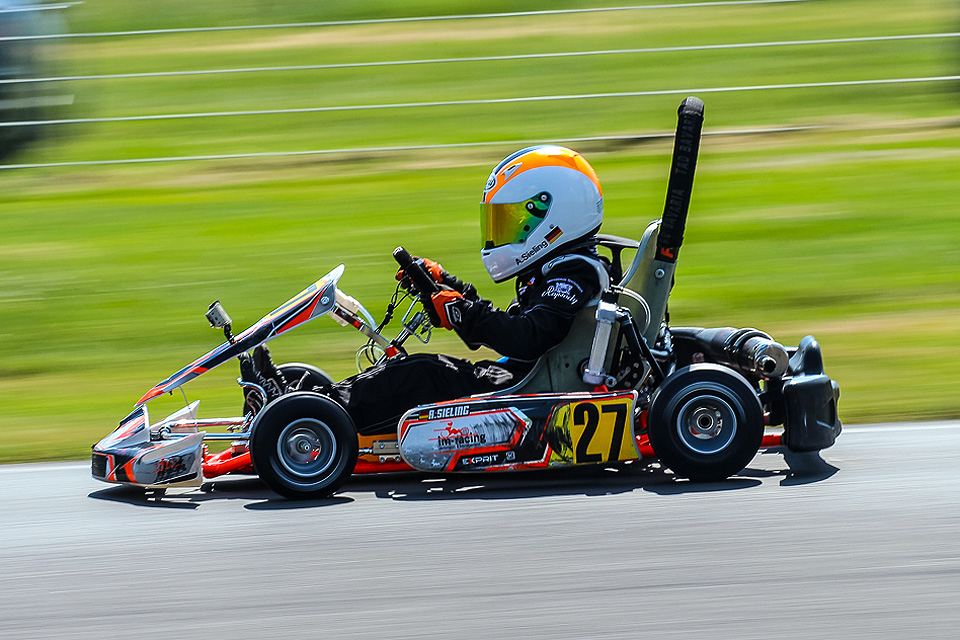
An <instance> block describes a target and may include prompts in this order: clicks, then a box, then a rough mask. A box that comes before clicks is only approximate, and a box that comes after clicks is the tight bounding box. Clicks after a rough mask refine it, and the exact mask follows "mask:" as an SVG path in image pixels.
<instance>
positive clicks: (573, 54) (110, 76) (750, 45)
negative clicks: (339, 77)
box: [0, 31, 960, 85]
mask: <svg viewBox="0 0 960 640" xmlns="http://www.w3.org/2000/svg"><path fill="white" fill-rule="evenodd" d="M957 37H960V31H949V32H944V33H921V34H906V35H893V36H861V37H851V38H826V39H821V40H783V41H768V42H736V43H726V44H702V45H677V46H672V47H640V48H634V49H601V50H596V51H560V52H555V53H523V54H513V55H500V56H470V57H462V58H426V59H419V60H383V61H374V62H340V63H330V64H299V65H289V66H276V67H245V68H236V69H194V70H180V71H145V72H140V73H106V74H99V75H76V76H54V77H49V78H8V79H0V85H3V84H28V83H41V82H66V81H77V80H117V79H130V78H161V77H171V76H204V75H218V74H231V73H271V72H284V71H323V70H330V69H359V68H370V67H400V66H414V65H427V64H447V63H464V62H500V61H509V60H544V59H552V58H577V57H588V56H608V55H631V54H645V53H678V52H684V51H719V50H724V49H754V48H770V47H799V46H811V45H826V44H855V43H864V42H892V41H898V40H932V39H945V38H957Z"/></svg>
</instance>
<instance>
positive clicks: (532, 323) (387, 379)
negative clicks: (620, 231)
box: [315, 246, 606, 435]
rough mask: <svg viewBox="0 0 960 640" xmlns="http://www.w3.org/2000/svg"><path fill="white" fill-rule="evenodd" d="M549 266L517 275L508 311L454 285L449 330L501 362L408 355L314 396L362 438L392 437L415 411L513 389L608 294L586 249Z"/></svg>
mask: <svg viewBox="0 0 960 640" xmlns="http://www.w3.org/2000/svg"><path fill="white" fill-rule="evenodd" d="M574 256H576V257H574ZM561 258H564V257H563V256H561ZM558 262H559V264H556V263H558ZM553 264H556V266H553V267H552V268H550V269H549V271H547V273H546V274H543V273H542V270H541V268H537V269H535V270H528V271H527V272H525V273H521V274H520V275H519V276H518V277H517V281H516V287H517V297H516V299H515V300H514V301H513V302H512V303H511V304H510V306H509V307H508V308H507V310H506V311H503V310H500V309H497V308H495V307H494V306H493V304H492V303H491V302H490V301H488V300H484V299H483V298H481V297H480V296H479V295H477V293H476V290H475V289H474V288H473V286H472V285H469V284H463V283H459V284H460V286H459V287H458V289H459V290H460V292H461V294H462V295H463V298H462V300H459V301H457V303H456V307H457V309H458V310H459V314H456V313H454V314H451V315H453V316H454V317H456V316H457V315H459V317H458V318H457V320H456V321H455V322H453V324H454V329H455V330H456V332H457V334H458V335H459V336H460V337H461V338H462V339H463V341H464V342H465V343H466V344H467V346H469V347H470V348H471V349H478V348H479V347H481V346H486V347H489V348H491V349H493V350H494V351H496V352H497V353H499V354H501V355H503V356H505V358H504V359H501V360H498V361H496V362H494V361H489V360H482V361H479V362H470V361H469V360H465V359H463V358H456V357H453V356H447V355H439V354H430V353H418V354H412V355H409V356H404V357H401V358H396V359H393V360H388V361H386V362H384V363H383V364H380V365H377V366H375V367H372V368H370V369H368V370H366V371H364V372H363V373H360V374H357V375H355V376H352V377H350V378H347V379H346V380H343V381H342V382H338V383H335V384H333V385H326V386H323V387H316V388H315V391H317V392H319V393H322V394H324V395H327V396H329V397H331V398H333V399H334V400H336V401H337V402H339V403H340V404H341V405H342V406H343V407H344V408H345V409H346V410H347V413H348V414H350V417H351V418H352V419H353V422H354V424H355V425H356V426H357V431H358V432H359V433H360V434H363V435H376V434H381V433H396V429H397V423H398V422H399V421H400V418H401V416H402V415H403V414H404V413H406V412H407V411H408V410H410V409H412V408H413V407H415V406H417V405H421V404H428V403H432V402H439V401H441V400H452V399H455V398H460V397H464V396H469V395H473V394H477V393H486V392H489V391H495V390H497V389H503V388H506V387H509V386H512V385H514V384H516V383H517V382H519V381H520V380H521V379H522V378H523V376H524V375H525V374H526V373H527V372H529V371H530V369H531V368H532V367H533V365H534V363H535V362H536V361H537V359H538V358H539V357H540V356H542V355H543V354H544V353H546V352H547V350H549V349H550V348H552V347H554V346H556V345H557V344H559V343H560V341H562V340H563V339H564V338H565V337H566V335H567V333H568V332H569V331H570V327H571V325H572V324H573V319H574V316H575V315H576V314H577V312H578V311H580V309H582V308H583V307H584V306H585V305H586V304H587V303H588V302H589V301H590V300H591V299H593V298H594V297H596V296H597V295H598V294H599V293H600V291H601V289H602V288H603V287H604V286H606V267H605V266H604V263H602V262H601V261H600V259H599V258H598V257H597V254H596V250H595V248H594V247H592V246H590V247H588V248H585V249H579V250H577V251H576V252H574V253H572V254H570V256H569V257H567V258H565V259H562V260H561V259H558V258H555V259H554V260H552V261H551V262H550V263H548V265H553ZM598 267H599V270H600V271H598ZM601 272H602V273H601ZM601 280H603V282H601ZM457 282H459V281H457Z"/></svg>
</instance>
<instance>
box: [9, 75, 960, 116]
mask: <svg viewBox="0 0 960 640" xmlns="http://www.w3.org/2000/svg"><path fill="white" fill-rule="evenodd" d="M952 80H960V75H953V76H926V77H917V78H880V79H873V80H839V81H835V82H795V83H782V84H761V85H745V86H736V87H699V88H693V89H651V90H645V91H616V92H609V93H577V94H567V95H545V96H525V97H515V98H474V99H469V100H437V101H430V102H394V103H387V104H353V105H341V106H329V107H299V108H296V107H295V108H289V109H257V110H249V111H243V110H238V111H204V112H197V113H162V114H154V115H141V116H112V117H101V118H56V119H49V120H19V121H11V122H0V128H5V127H27V126H42V125H66V124H100V123H107V122H150V121H160V120H189V119H196V118H226V117H243V116H265V115H293V114H303V113H336V112H347V111H373V110H388V109H423V108H428V107H457V106H471V105H496V104H521V103H530V102H559V101H567V100H597V99H603V98H636V97H643V96H672V95H693V94H704V93H733V92H740V91H772V90H779V89H812V88H829V87H861V86H871V85H892V84H916V83H922V82H947V81H952Z"/></svg>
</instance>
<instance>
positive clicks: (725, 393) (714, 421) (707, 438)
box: [647, 363, 764, 482]
mask: <svg viewBox="0 0 960 640" xmlns="http://www.w3.org/2000/svg"><path fill="white" fill-rule="evenodd" d="M763 429H764V420H763V408H762V407H761V406H760V400H759V398H758V397H757V393H756V391H755V390H754V389H753V387H752V386H751V385H750V383H749V382H747V380H746V379H745V378H744V377H743V376H741V375H740V374H739V373H737V372H736V371H734V370H732V369H729V368H727V367H723V366H720V365H716V364H706V363H705V364H695V365H691V366H689V367H685V368H683V369H680V370H678V371H676V372H674V373H673V374H671V375H670V376H668V377H667V379H666V380H664V381H663V384H661V385H660V387H658V388H657V390H656V391H655V392H654V394H653V398H652V400H651V403H650V410H649V413H648V415H647V431H648V435H649V437H650V445H651V446H652V447H653V451H654V453H655V454H656V455H657V457H658V458H659V459H660V461H661V462H662V463H663V464H664V465H665V466H667V467H668V468H669V469H670V470H671V471H673V472H674V473H675V474H676V475H678V476H682V477H684V478H689V479H690V480H693V481H696V482H713V481H717V480H724V479H726V478H729V477H730V476H732V475H735V474H737V473H739V472H740V471H742V470H743V468H744V467H746V466H747V464H749V463H750V461H751V460H752V459H753V457H754V456H755V455H756V453H757V451H758V450H759V449H760V445H761V443H762V442H763Z"/></svg>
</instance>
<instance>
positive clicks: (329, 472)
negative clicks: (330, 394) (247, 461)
mask: <svg viewBox="0 0 960 640" xmlns="http://www.w3.org/2000/svg"><path fill="white" fill-rule="evenodd" d="M357 453H358V445H357V430H356V428H355V427H354V425H353V421H352V420H351V419H350V416H348V415H347V413H346V412H345V411H344V410H343V408H342V407H341V406H340V405H339V404H337V403H336V402H334V401H333V400H331V399H329V398H327V397H325V396H322V395H319V394H317V393H312V392H309V391H298V392H295V393H290V394H287V395H284V396H281V397H279V398H277V399H276V400H274V401H273V402H271V403H270V404H268V405H267V406H266V407H265V408H264V409H263V411H261V412H260V414H259V415H257V417H256V419H255V420H254V422H253V426H252V430H251V434H250V457H251V459H252V461H253V468H254V469H255V470H256V472H257V474H258V475H259V476H260V479H261V480H263V482H264V484H266V485H267V486H268V487H269V488H270V489H272V490H273V491H275V492H276V493H279V494H280V495H282V496H284V497H286V498H290V499H292V500H310V499H316V498H325V497H328V496H331V495H333V494H334V493H335V492H336V491H337V489H339V488H340V487H341V486H342V485H343V483H344V482H345V481H346V480H347V478H348V477H350V474H351V473H353V469H354V467H355V466H356V464H357Z"/></svg>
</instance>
